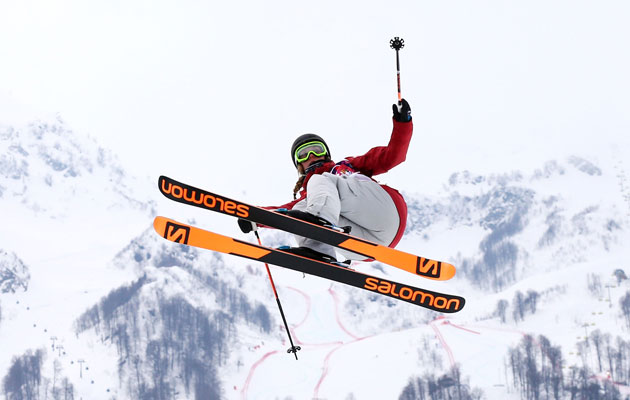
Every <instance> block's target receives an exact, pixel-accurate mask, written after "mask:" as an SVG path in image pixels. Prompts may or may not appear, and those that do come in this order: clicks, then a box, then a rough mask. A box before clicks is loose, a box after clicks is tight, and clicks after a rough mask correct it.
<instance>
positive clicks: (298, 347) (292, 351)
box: [252, 224, 302, 360]
mask: <svg viewBox="0 0 630 400" xmlns="http://www.w3.org/2000/svg"><path fill="white" fill-rule="evenodd" d="M252 225H253V224H252ZM254 234H255V235H256V239H258V244H259V245H261V246H262V242H261V240H260V236H259V235H258V230H257V229H256V227H255V226H254ZM265 268H267V275H269V282H271V288H272V289H273V294H274V295H275V296H276V303H278V309H279V310H280V315H281V316H282V322H284V328H285V329H286V330H287V336H288V337H289V343H291V347H290V348H289V349H288V350H287V353H289V354H290V353H293V354H294V355H295V359H296V360H297V359H298V356H297V352H298V351H299V350H302V348H301V347H300V346H295V345H294V344H293V339H292V338H291V332H290V331H289V325H287V319H286V318H285V317H284V311H283V310H282V304H281V303H280V297H278V292H277V291H276V285H275V284H274V283H273V277H272V276H271V270H270V269H269V264H267V263H265Z"/></svg>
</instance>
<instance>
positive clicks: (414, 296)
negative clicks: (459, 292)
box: [153, 217, 466, 313]
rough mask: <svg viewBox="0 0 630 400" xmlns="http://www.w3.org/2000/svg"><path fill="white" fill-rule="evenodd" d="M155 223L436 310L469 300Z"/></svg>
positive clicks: (190, 240)
mask: <svg viewBox="0 0 630 400" xmlns="http://www.w3.org/2000/svg"><path fill="white" fill-rule="evenodd" d="M153 227H154V229H155V231H156V232H157V233H158V234H159V235H160V236H162V237H163V238H165V239H167V240H170V241H172V242H175V243H181V244H185V245H188V246H194V247H199V248H202V249H207V250H213V251H218V252H221V253H226V254H232V255H235V256H239V257H244V258H249V259H252V260H256V261H260V262H263V263H269V264H274V265H277V266H280V267H284V268H288V269H292V270H295V271H299V272H303V273H305V274H309V275H314V276H319V277H320V278H324V279H330V280H332V281H335V282H339V283H343V284H346V285H350V286H354V287H357V288H360V289H364V290H368V291H370V292H372V293H376V294H379V295H384V296H388V297H391V298H394V299H397V300H401V301H406V302H408V303H411V304H415V305H417V306H420V307H424V308H427V309H430V310H433V311H438V312H443V313H454V312H458V311H460V310H461V309H462V308H463V307H464V304H465V303H466V300H465V299H464V298H463V297H460V296H455V295H450V294H444V293H438V292H434V291H430V290H427V289H421V288H417V287H413V286H410V285H407V284H403V283H398V282H393V281H390V280H388V279H383V278H378V277H375V276H371V275H367V274H363V273H361V272H357V271H354V270H351V269H348V268H344V267H342V266H338V265H334V264H329V263H326V262H323V261H318V260H313V259H311V258H306V257H302V256H299V255H296V254H292V253H288V252H285V251H282V250H280V249H274V248H270V247H264V246H260V245H256V244H253V243H249V242H244V241H241V240H238V239H234V238H231V237H227V236H223V235H220V234H218V233H214V232H210V231H206V230H204V229H201V228H197V227H194V226H190V225H186V224H182V223H180V222H177V221H174V220H172V219H168V218H164V217H155V220H154V221H153Z"/></svg>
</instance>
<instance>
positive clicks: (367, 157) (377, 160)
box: [266, 120, 413, 247]
mask: <svg viewBox="0 0 630 400" xmlns="http://www.w3.org/2000/svg"><path fill="white" fill-rule="evenodd" d="M393 121H394V128H393V130H392V136H391V138H390V139H389V143H388V144H387V146H379V147H374V148H372V149H370V150H369V151H368V152H367V153H365V154H363V155H362V156H356V157H346V158H345V159H344V160H343V161H342V162H340V163H335V162H334V161H328V162H327V163H325V164H323V165H322V166H320V167H318V168H317V169H315V171H313V172H311V173H309V174H308V175H307V176H306V178H305V179H304V182H303V183H302V189H301V190H300V196H299V198H297V199H296V200H293V201H291V202H289V203H287V204H284V205H282V206H279V207H273V208H286V209H289V210H290V209H292V208H293V206H295V204H296V203H298V202H300V201H302V200H304V199H305V198H306V185H307V183H308V181H309V179H310V178H311V176H313V175H314V174H323V173H324V172H331V171H332V170H333V168H335V167H339V166H342V168H346V169H350V171H351V172H359V173H361V174H363V175H365V176H368V177H370V178H372V177H373V176H374V175H378V174H382V173H385V172H387V171H389V170H390V169H392V168H394V167H395V166H397V165H398V164H400V163H402V162H403V161H405V159H406V158H407V150H408V149H409V142H410V141H411V135H412V133H413V122H412V121H409V122H398V121H396V120H393ZM372 179H373V178H372ZM381 186H382V187H383V189H385V191H386V192H387V193H388V194H389V195H390V196H391V197H392V200H393V201H394V204H395V205H396V209H397V210H398V216H399V217H400V218H399V219H400V224H399V226H398V231H397V232H396V236H395V237H394V240H393V241H392V242H391V243H390V244H389V247H395V246H396V245H397V244H398V242H399V241H400V239H401V238H402V235H403V233H404V232H405V227H406V225H407V203H405V199H404V198H403V197H402V195H401V194H400V193H399V192H398V191H397V190H396V189H393V188H391V187H389V186H387V185H383V184H381ZM266 208H267V207H266ZM269 208H272V207H269Z"/></svg>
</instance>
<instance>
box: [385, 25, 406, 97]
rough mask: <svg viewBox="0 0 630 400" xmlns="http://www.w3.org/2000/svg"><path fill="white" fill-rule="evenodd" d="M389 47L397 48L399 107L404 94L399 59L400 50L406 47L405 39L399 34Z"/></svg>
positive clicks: (390, 42)
mask: <svg viewBox="0 0 630 400" xmlns="http://www.w3.org/2000/svg"><path fill="white" fill-rule="evenodd" d="M389 47H391V48H392V49H394V50H396V79H397V81H398V107H399V108H400V106H401V105H402V95H401V93H400V60H399V59H398V50H400V49H402V48H403V47H405V41H404V40H403V39H402V38H399V37H398V36H396V37H394V38H393V39H392V40H390V41H389Z"/></svg>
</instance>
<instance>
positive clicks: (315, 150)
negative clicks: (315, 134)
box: [293, 140, 328, 164]
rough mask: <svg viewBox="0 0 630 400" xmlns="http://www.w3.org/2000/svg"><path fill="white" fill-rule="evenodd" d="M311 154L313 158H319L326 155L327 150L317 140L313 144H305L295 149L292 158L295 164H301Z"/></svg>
mask: <svg viewBox="0 0 630 400" xmlns="http://www.w3.org/2000/svg"><path fill="white" fill-rule="evenodd" d="M311 154H313V155H314V156H315V157H321V156H325V155H326V154H328V149H327V148H326V145H325V144H324V143H322V142H320V141H318V140H316V141H313V142H307V143H304V144H303V145H301V146H300V147H298V148H297V149H295V154H293V158H294V159H295V162H296V163H297V164H299V163H302V162H304V161H306V160H308V158H309V157H310V155H311Z"/></svg>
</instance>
